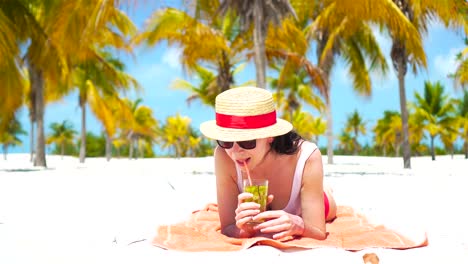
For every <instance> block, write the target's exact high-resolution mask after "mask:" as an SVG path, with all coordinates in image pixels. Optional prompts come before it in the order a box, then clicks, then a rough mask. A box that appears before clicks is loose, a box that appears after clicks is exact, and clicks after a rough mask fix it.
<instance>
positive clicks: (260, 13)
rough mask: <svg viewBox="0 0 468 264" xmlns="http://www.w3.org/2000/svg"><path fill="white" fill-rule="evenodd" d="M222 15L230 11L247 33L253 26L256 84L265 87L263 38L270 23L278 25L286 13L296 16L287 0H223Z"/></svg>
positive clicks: (242, 30) (220, 9) (265, 61)
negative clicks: (238, 19)
mask: <svg viewBox="0 0 468 264" xmlns="http://www.w3.org/2000/svg"><path fill="white" fill-rule="evenodd" d="M219 11H220V13H221V14H222V15H227V14H228V13H229V12H230V11H231V12H232V14H233V15H237V16H238V17H239V18H240V25H241V28H240V30H241V32H242V34H245V33H247V31H249V30H250V29H251V27H252V26H253V43H254V63H255V69H256V80H257V86H258V87H262V88H267V87H266V66H267V59H266V51H265V39H266V36H267V30H268V27H269V25H270V23H274V24H275V25H280V24H281V20H282V19H283V18H285V17H287V16H288V15H292V16H294V17H295V16H296V14H295V11H294V9H293V7H292V6H291V4H290V3H289V1H288V0H276V1H272V0H267V1H262V0H223V1H221V5H220V6H219Z"/></svg>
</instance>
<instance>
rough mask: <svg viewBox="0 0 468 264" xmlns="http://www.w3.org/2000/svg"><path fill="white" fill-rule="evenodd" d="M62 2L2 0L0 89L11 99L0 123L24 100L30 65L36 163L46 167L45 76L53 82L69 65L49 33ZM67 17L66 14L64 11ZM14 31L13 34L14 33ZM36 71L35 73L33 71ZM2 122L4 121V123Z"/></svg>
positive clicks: (1, 109) (4, 104)
mask: <svg viewBox="0 0 468 264" xmlns="http://www.w3.org/2000/svg"><path fill="white" fill-rule="evenodd" d="M61 4H63V2H61V1H60V2H59V1H26V0H11V1H2V2H1V3H0V21H1V22H0V24H2V32H5V34H2V37H0V38H3V39H2V40H1V41H0V43H1V44H0V46H1V48H0V50H1V51H0V61H2V62H1V63H0V64H1V68H2V73H0V81H1V82H2V84H4V85H3V87H4V89H2V90H1V91H0V93H1V95H2V98H7V99H6V101H5V103H2V106H1V107H0V113H2V118H1V119H0V123H3V124H6V123H8V122H9V119H11V118H12V117H13V114H14V113H15V112H16V111H17V110H18V109H19V107H20V106H21V105H22V103H23V102H24V97H25V96H27V95H26V94H25V89H24V88H25V86H24V83H25V81H26V78H27V77H26V76H25V75H24V72H23V71H22V68H23V67H24V66H27V67H28V70H29V72H30V73H33V74H29V79H30V80H31V81H32V82H31V87H32V90H34V92H32V93H31V95H33V96H34V100H31V102H33V103H34V107H33V108H32V109H33V110H34V111H35V112H34V118H35V119H36V120H37V126H38V145H41V147H39V146H38V151H37V152H38V153H37V154H38V157H37V158H36V159H35V165H39V166H46V164H45V151H44V148H45V147H44V145H45V142H44V133H43V132H44V127H43V103H44V102H43V95H44V90H43V89H44V87H43V79H42V77H43V76H48V78H50V80H51V82H54V81H57V80H58V79H59V74H58V72H59V71H58V70H59V69H60V73H61V74H62V75H63V76H65V75H66V73H67V65H66V64H65V61H64V60H62V59H61V58H63V57H62V56H61V55H60V52H59V51H58V45H57V42H56V41H55V40H56V39H53V38H52V37H51V36H50V35H49V34H48V33H50V31H49V30H48V29H49V27H50V26H51V20H50V18H51V16H52V14H53V13H54V12H55V11H56V10H57V8H58V6H60V5H61ZM62 17H63V14H62ZM11 32H14V34H13V35H10V33H11ZM33 70H35V71H34V72H32V71H33ZM54 73H55V74H54ZM0 125H1V124H0Z"/></svg>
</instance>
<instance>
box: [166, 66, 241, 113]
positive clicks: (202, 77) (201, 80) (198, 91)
mask: <svg viewBox="0 0 468 264" xmlns="http://www.w3.org/2000/svg"><path fill="white" fill-rule="evenodd" d="M244 66H245V64H240V65H239V66H237V67H235V69H234V70H233V72H232V75H233V76H235V75H236V74H237V73H238V72H240V71H241V70H243V68H244ZM194 73H195V79H197V80H198V84H196V85H195V84H192V83H190V82H188V81H186V80H183V79H176V80H174V81H173V82H172V83H171V88H173V89H180V90H185V91H187V92H189V93H190V96H189V97H188V98H187V100H186V101H187V104H188V105H189V106H190V104H191V103H192V101H194V100H200V101H201V103H202V104H205V105H208V106H211V107H214V106H215V99H216V96H217V95H218V92H219V89H218V88H217V83H218V82H217V78H216V75H215V73H213V72H212V71H210V70H209V69H207V68H205V67H202V66H201V65H197V66H195V67H194ZM247 84H250V82H249V81H247V82H246V83H243V84H241V85H247ZM232 87H234V86H232Z"/></svg>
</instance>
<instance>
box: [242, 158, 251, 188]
mask: <svg viewBox="0 0 468 264" xmlns="http://www.w3.org/2000/svg"><path fill="white" fill-rule="evenodd" d="M244 166H245V170H246V171H247V177H248V178H249V184H250V186H252V178H250V172H249V168H248V167H247V163H246V162H245V160H244Z"/></svg>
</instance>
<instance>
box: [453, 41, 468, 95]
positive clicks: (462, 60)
mask: <svg viewBox="0 0 468 264" xmlns="http://www.w3.org/2000/svg"><path fill="white" fill-rule="evenodd" d="M465 45H466V46H468V38H465ZM467 53H468V47H466V48H465V50H464V51H463V52H460V53H458V54H457V57H456V61H457V62H458V65H457V68H456V69H455V72H454V73H452V74H449V77H450V78H453V80H454V87H455V88H458V87H462V88H463V89H465V88H466V85H467V84H468V58H467V57H466V54H467Z"/></svg>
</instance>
